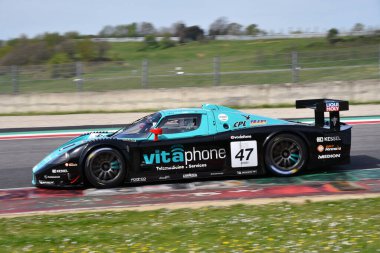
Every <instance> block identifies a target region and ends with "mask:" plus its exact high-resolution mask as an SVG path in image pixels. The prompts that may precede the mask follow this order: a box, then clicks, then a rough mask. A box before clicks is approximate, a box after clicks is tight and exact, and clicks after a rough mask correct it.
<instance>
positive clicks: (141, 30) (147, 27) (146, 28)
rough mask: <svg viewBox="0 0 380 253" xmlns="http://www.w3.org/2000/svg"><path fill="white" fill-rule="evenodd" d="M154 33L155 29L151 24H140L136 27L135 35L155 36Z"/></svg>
mask: <svg viewBox="0 0 380 253" xmlns="http://www.w3.org/2000/svg"><path fill="white" fill-rule="evenodd" d="M155 33H156V29H155V28H154V26H153V24H152V23H149V22H141V23H140V24H139V25H138V26H137V34H138V35H142V36H145V35H148V34H155Z"/></svg>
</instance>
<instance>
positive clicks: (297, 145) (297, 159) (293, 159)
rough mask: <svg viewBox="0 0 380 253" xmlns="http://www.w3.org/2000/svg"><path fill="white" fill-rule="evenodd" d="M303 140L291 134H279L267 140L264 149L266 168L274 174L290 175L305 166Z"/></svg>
mask: <svg viewBox="0 0 380 253" xmlns="http://www.w3.org/2000/svg"><path fill="white" fill-rule="evenodd" d="M306 160H307V147H306V144H305V142H304V141H303V140H302V139H301V138H300V137H298V136H296V135H293V134H279V135H276V136H274V137H273V138H272V139H270V140H269V142H268V144H267V146H266V149H265V165H266V168H267V170H268V171H269V172H270V173H272V174H274V175H276V176H292V175H295V174H297V173H299V172H300V171H302V169H303V168H304V167H305V166H306Z"/></svg>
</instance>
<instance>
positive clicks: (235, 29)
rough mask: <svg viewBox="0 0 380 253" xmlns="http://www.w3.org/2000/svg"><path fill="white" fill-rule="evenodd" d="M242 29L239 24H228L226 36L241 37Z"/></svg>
mask: <svg viewBox="0 0 380 253" xmlns="http://www.w3.org/2000/svg"><path fill="white" fill-rule="evenodd" d="M242 28H243V26H242V25H241V24H238V23H230V24H228V26H227V34H229V35H241V34H242V31H241V29H242Z"/></svg>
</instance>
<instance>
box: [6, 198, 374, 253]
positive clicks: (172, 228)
mask: <svg viewBox="0 0 380 253" xmlns="http://www.w3.org/2000/svg"><path fill="white" fill-rule="evenodd" d="M0 229H1V231H2V233H1V234H0V245H1V248H0V251H2V252H23V251H24V252H371V253H372V252H377V251H378V250H379V248H380V198H374V199H361V200H345V201H330V202H317V203H310V202H307V203H305V204H301V205H300V204H289V203H281V204H268V205H261V206H245V205H236V206H231V207H224V208H216V207H207V208H201V209H195V210H192V209H180V210H165V209H161V210H157V211H145V212H137V211H114V212H111V211H108V212H93V213H82V214H65V215H47V216H31V217H19V218H2V219H0Z"/></svg>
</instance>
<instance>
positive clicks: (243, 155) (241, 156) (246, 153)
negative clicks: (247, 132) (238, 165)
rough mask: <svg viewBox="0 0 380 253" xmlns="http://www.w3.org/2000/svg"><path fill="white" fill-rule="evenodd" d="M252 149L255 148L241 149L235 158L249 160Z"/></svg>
mask: <svg viewBox="0 0 380 253" xmlns="http://www.w3.org/2000/svg"><path fill="white" fill-rule="evenodd" d="M252 151H253V148H246V149H240V151H239V152H238V153H237V154H236V156H235V158H237V159H240V161H242V160H243V159H244V158H245V160H249V157H250V156H251V154H252Z"/></svg>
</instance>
